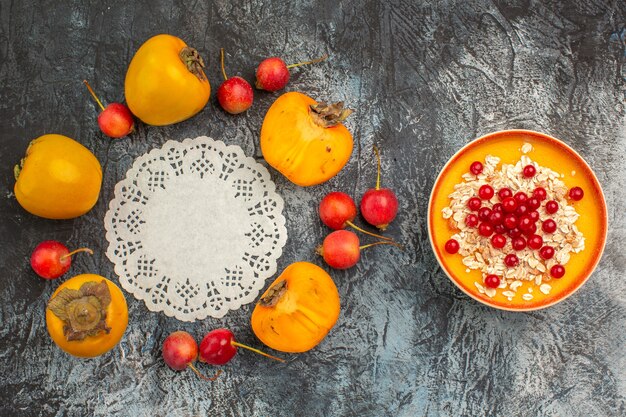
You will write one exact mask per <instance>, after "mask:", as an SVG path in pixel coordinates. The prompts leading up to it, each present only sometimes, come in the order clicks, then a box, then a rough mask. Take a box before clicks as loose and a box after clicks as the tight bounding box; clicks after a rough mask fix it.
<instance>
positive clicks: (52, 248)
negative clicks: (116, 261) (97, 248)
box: [30, 240, 93, 279]
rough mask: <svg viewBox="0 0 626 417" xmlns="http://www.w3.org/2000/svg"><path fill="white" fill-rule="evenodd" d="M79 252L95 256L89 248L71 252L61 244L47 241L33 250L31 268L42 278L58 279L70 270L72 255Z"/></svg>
mask: <svg viewBox="0 0 626 417" xmlns="http://www.w3.org/2000/svg"><path fill="white" fill-rule="evenodd" d="M78 252H87V253H89V254H90V255H93V251H92V250H91V249H88V248H80V249H76V250H75V251H73V252H70V251H69V249H67V247H66V246H65V245H64V244H62V243H61V242H57V241H56V240H45V241H43V242H41V243H40V244H39V245H37V247H36V248H35V250H33V253H32V255H31V256H30V266H31V267H32V268H33V271H35V273H36V274H37V275H39V276H40V277H41V278H43V279H56V278H59V277H60V276H61V275H63V274H65V273H66V272H67V271H68V270H69V269H70V266H71V265H72V255H74V254H75V253H78Z"/></svg>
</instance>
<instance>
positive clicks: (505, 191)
mask: <svg viewBox="0 0 626 417" xmlns="http://www.w3.org/2000/svg"><path fill="white" fill-rule="evenodd" d="M509 197H513V191H511V189H510V188H506V187H504V188H500V190H499V191H498V198H499V199H500V201H504V199H505V198H509Z"/></svg>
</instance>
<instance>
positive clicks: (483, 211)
mask: <svg viewBox="0 0 626 417" xmlns="http://www.w3.org/2000/svg"><path fill="white" fill-rule="evenodd" d="M489 216H491V209H490V208H489V207H481V208H480V210H478V218H479V219H480V220H482V221H484V222H486V221H488V220H489Z"/></svg>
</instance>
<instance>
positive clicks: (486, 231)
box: [478, 223, 493, 237]
mask: <svg viewBox="0 0 626 417" xmlns="http://www.w3.org/2000/svg"><path fill="white" fill-rule="evenodd" d="M478 233H479V234H480V235H481V236H485V237H489V236H491V234H492V233H493V226H492V225H490V224H489V223H481V224H479V225H478Z"/></svg>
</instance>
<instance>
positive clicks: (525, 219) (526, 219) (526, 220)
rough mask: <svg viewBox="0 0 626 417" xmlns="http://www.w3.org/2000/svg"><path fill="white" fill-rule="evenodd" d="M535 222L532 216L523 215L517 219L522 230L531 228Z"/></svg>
mask: <svg viewBox="0 0 626 417" xmlns="http://www.w3.org/2000/svg"><path fill="white" fill-rule="evenodd" d="M532 224H533V221H532V220H531V219H530V216H526V215H524V216H522V217H520V218H519V219H518V220H517V227H519V228H520V230H521V231H522V232H525V231H527V230H528V229H530V226H531V225H532Z"/></svg>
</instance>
